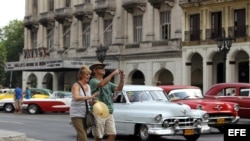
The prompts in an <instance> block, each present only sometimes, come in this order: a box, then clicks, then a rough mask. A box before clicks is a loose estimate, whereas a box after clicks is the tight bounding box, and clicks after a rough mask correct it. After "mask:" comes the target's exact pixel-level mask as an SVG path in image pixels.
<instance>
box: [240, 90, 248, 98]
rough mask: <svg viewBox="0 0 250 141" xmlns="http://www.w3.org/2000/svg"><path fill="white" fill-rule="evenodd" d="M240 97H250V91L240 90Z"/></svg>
mask: <svg viewBox="0 0 250 141" xmlns="http://www.w3.org/2000/svg"><path fill="white" fill-rule="evenodd" d="M240 96H248V97H249V96H250V89H240Z"/></svg>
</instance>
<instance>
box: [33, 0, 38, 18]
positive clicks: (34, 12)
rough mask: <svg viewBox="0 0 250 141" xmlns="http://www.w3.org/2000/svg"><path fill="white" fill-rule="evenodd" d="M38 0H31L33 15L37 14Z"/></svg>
mask: <svg viewBox="0 0 250 141" xmlns="http://www.w3.org/2000/svg"><path fill="white" fill-rule="evenodd" d="M37 8H38V2H37V0H33V15H37V14H38V10H37Z"/></svg>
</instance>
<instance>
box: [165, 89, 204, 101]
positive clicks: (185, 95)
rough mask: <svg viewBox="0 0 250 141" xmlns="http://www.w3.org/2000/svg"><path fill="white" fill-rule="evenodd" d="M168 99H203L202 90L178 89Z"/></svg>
mask: <svg viewBox="0 0 250 141" xmlns="http://www.w3.org/2000/svg"><path fill="white" fill-rule="evenodd" d="M168 97H169V99H170V100H179V99H200V98H203V95H202V93H201V90H200V89H178V90H172V91H171V92H170V93H169V94H168Z"/></svg>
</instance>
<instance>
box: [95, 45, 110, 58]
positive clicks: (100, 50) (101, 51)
mask: <svg viewBox="0 0 250 141" xmlns="http://www.w3.org/2000/svg"><path fill="white" fill-rule="evenodd" d="M107 50H108V47H107V46H102V44H101V45H100V46H99V47H97V48H96V51H95V52H96V56H97V59H98V61H100V62H101V63H103V62H104V60H105V57H106V52H107Z"/></svg>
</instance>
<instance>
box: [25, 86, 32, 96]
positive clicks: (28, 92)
mask: <svg viewBox="0 0 250 141" xmlns="http://www.w3.org/2000/svg"><path fill="white" fill-rule="evenodd" d="M24 96H25V98H26V99H30V98H31V92H30V89H29V87H28V86H27V87H26V89H25V91H24Z"/></svg>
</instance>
